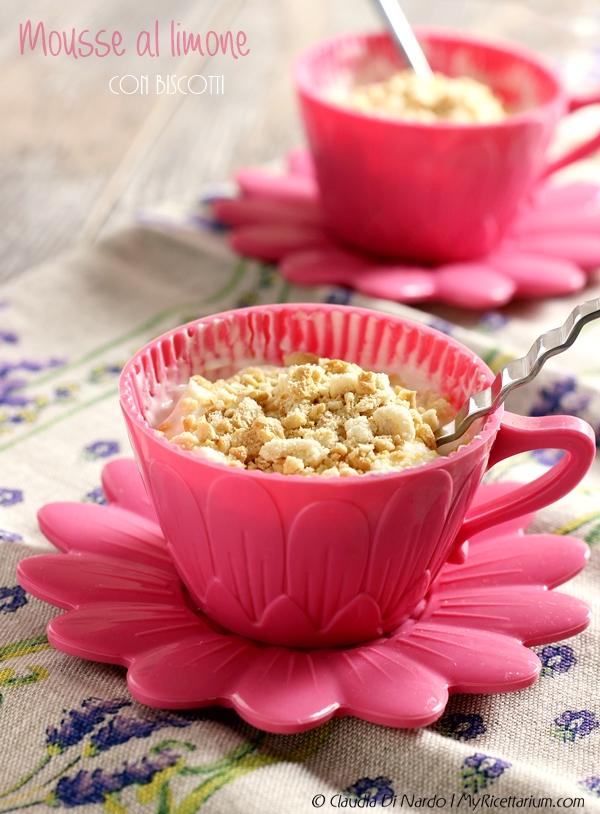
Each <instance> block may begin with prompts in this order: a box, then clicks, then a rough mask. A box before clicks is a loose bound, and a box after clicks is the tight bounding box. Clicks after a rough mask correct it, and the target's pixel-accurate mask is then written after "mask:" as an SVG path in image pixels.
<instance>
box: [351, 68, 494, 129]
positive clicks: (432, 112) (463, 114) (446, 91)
mask: <svg viewBox="0 0 600 814" xmlns="http://www.w3.org/2000/svg"><path fill="white" fill-rule="evenodd" d="M335 100H336V101H338V102H340V103H342V104H345V105H346V106H349V107H353V108H355V109H356V110H360V111H362V112H363V113H375V114H377V115H383V116H390V117H392V118H398V119H403V120H405V121H411V122H424V123H428V122H429V123H432V122H438V121H448V122H454V123H458V124H461V123H462V124H489V123H492V122H498V121H502V120H503V119H505V118H506V116H507V113H506V110H505V109H504V107H503V105H502V102H501V101H500V99H499V98H498V97H497V96H496V95H495V94H494V92H493V91H492V89H491V88H490V87H489V86H488V85H484V84H483V83H482V82H478V81H477V80H476V79H471V78H470V77H466V76H460V77H450V76H445V75H444V74H441V73H434V74H433V76H431V77H425V78H421V77H419V76H417V74H416V73H415V72H414V71H410V70H405V71H398V73H395V74H393V75H392V76H390V77H389V78H388V79H386V80H384V81H383V82H374V83H372V84H369V85H360V86H357V87H355V88H353V89H352V90H351V91H350V92H349V93H347V92H346V93H344V94H343V96H342V94H339V93H336V94H335Z"/></svg>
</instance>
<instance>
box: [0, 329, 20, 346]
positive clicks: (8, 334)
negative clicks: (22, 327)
mask: <svg viewBox="0 0 600 814" xmlns="http://www.w3.org/2000/svg"><path fill="white" fill-rule="evenodd" d="M18 341H19V337H18V336H17V334H16V333H15V332H14V331H0V342H6V343H7V344H9V345H14V344H15V343H16V342H18Z"/></svg>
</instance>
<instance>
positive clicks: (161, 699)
mask: <svg viewBox="0 0 600 814" xmlns="http://www.w3.org/2000/svg"><path fill="white" fill-rule="evenodd" d="M276 649H277V648H276ZM285 652H287V653H292V652H294V651H285ZM260 653H261V650H260V648H259V646H258V645H256V644H255V643H254V642H251V641H250V640H249V639H243V638H241V637H240V636H234V635H232V634H227V635H223V634H221V633H218V632H216V631H212V630H204V629H203V630H201V631H200V632H199V634H197V635H195V636H192V637H190V638H188V637H186V638H184V639H183V640H179V639H177V638H175V639H174V640H173V641H172V642H171V644H168V645H166V646H164V647H161V648H158V649H156V650H149V651H148V652H147V653H146V654H145V655H144V656H142V657H141V658H139V659H136V661H135V662H134V664H133V665H132V667H131V668H130V669H129V672H128V674H127V683H128V686H129V689H130V691H131V694H132V695H133V696H134V697H135V698H137V699H138V701H141V702H142V703H143V704H148V705H149V706H153V707H160V708H162V709H192V708H194V707H197V706H208V705H213V704H221V705H222V706H226V707H231V706H236V707H237V706H242V707H243V706H244V705H243V704H241V705H239V704H238V703H237V701H236V699H237V698H238V685H239V683H240V680H242V677H243V676H244V674H245V673H246V671H247V669H248V666H249V665H250V664H252V663H254V662H256V661H257V659H259V658H260ZM240 714H242V717H245V716H244V714H243V712H242V711H241V710H240ZM246 720H248V719H246ZM272 731H275V730H272Z"/></svg>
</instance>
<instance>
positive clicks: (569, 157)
mask: <svg viewBox="0 0 600 814" xmlns="http://www.w3.org/2000/svg"><path fill="white" fill-rule="evenodd" d="M599 103H600V93H594V94H592V95H590V96H575V97H572V98H571V99H570V100H569V104H568V113H573V112H574V111H575V110H579V108H580V107H586V106H587V105H596V104H599ZM598 149H600V133H597V134H596V135H595V136H592V137H591V138H589V139H587V141H584V142H583V144H580V145H579V146H578V147H575V148H574V149H573V150H570V151H569V152H568V153H565V155H563V156H561V157H560V158H557V159H556V161H552V162H550V163H549V164H547V165H546V166H545V167H544V169H543V170H542V172H541V174H540V179H541V178H547V177H548V176H549V175H552V173H553V172H556V171H557V170H561V169H562V168H563V167H566V166H567V165H568V164H572V163H573V162H574V161H580V160H581V159H582V158H586V157H587V156H588V155H591V154H592V153H595V152H596V150H598ZM540 179H538V180H540Z"/></svg>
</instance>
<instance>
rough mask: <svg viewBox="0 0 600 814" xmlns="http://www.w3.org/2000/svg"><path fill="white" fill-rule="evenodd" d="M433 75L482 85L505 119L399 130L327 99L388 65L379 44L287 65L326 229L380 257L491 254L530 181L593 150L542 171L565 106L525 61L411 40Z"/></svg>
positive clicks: (548, 74)
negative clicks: (293, 81) (293, 68)
mask: <svg viewBox="0 0 600 814" xmlns="http://www.w3.org/2000/svg"><path fill="white" fill-rule="evenodd" d="M417 33H418V36H419V40H420V41H421V43H422V45H423V49H424V51H425V53H426V55H427V57H428V59H429V61H430V64H431V66H432V68H433V69H434V70H437V71H440V72H442V73H444V74H447V75H449V76H460V75H467V76H471V77H474V78H475V79H478V80H480V81H482V82H484V83H486V84H488V85H490V86H491V87H492V89H493V90H494V91H495V92H496V93H497V94H498V95H499V96H500V98H501V99H502V100H503V102H504V103H505V105H506V107H507V108H508V110H509V111H510V115H509V116H508V117H507V118H506V119H505V120H503V121H501V122H499V123H497V124H473V125H460V124H452V123H445V122H443V121H440V122H438V123H435V124H420V123H411V122H404V121H400V120H398V119H396V120H394V119H391V118H384V117H381V116H375V115H367V114H364V113H361V112H358V111H354V110H352V109H350V108H348V107H345V106H342V105H341V104H339V103H337V102H336V101H335V100H334V96H333V94H334V93H335V92H336V91H337V93H340V92H342V93H343V92H344V89H347V88H349V87H351V86H352V85H353V84H355V83H364V82H368V81H374V80H378V79H381V78H384V77H385V76H388V75H389V74H391V73H393V72H394V70H398V69H399V68H401V67H404V66H403V65H401V64H400V61H399V57H398V55H397V53H396V49H395V46H394V45H393V43H392V41H391V39H390V38H389V37H388V36H387V35H363V34H357V35H346V36H342V37H338V38H336V39H332V40H328V41H326V42H323V43H321V44H319V45H317V46H315V47H314V48H312V49H311V50H309V51H308V52H307V53H305V54H304V55H303V56H302V57H301V58H300V59H299V61H298V63H297V65H296V72H295V79H296V87H297V90H298V93H299V96H300V102H301V107H302V115H303V119H304V125H305V129H306V133H307V136H308V141H309V145H310V148H311V151H312V154H313V158H314V161H315V165H316V170H317V180H318V182H319V187H320V190H321V196H322V202H323V208H324V212H325V217H326V219H327V223H328V225H329V226H330V228H331V229H332V231H333V232H334V233H336V235H337V236H338V237H339V238H341V239H342V240H343V241H345V242H347V243H349V244H351V245H352V246H355V247H357V248H359V249H364V250H367V251H368V252H370V253H372V254H376V255H380V256H382V257H389V258H402V259H412V260H419V261H425V262H432V263H440V262H445V261H458V260H467V259H472V258H475V257H479V256H482V255H485V254H487V253H488V252H490V251H491V250H493V249H494V248H495V247H496V246H497V245H498V243H499V242H500V241H501V239H502V238H503V236H504V235H505V234H506V232H507V230H508V228H509V227H510V224H511V223H512V221H513V219H514V217H515V214H516V213H517V210H518V207H519V204H520V202H521V201H522V199H523V198H524V196H525V195H526V194H527V192H528V191H529V190H530V189H531V187H532V185H533V184H534V182H535V181H536V180H538V179H540V178H541V177H543V176H545V175H548V174H549V173H551V172H553V171H554V170H556V169H558V168H560V167H562V166H564V165H565V164H567V163H569V162H570V161H572V160H575V159H576V158H580V157H582V156H584V155H586V154H587V153H589V152H591V151H593V150H594V149H597V148H598V147H600V136H595V137H594V138H593V139H590V140H589V141H588V142H586V144H584V145H582V146H581V147H580V148H578V149H577V150H575V151H573V152H571V153H569V154H568V155H567V156H564V157H563V158H561V159H560V160H558V161H557V162H555V163H554V164H552V165H550V164H547V163H546V150H547V147H548V144H549V142H550V140H551V138H552V135H553V133H554V130H555V128H556V125H557V123H558V121H559V120H560V119H561V117H563V116H564V115H565V114H566V113H567V112H568V111H569V110H572V109H575V108H576V107H580V106H581V105H583V104H588V103H591V102H594V101H595V102H597V101H598V96H597V95H596V96H595V97H593V98H589V99H585V100H573V99H569V98H568V96H567V93H566V91H565V89H564V88H563V86H562V84H561V82H560V80H559V78H558V76H557V75H556V74H555V72H554V71H553V70H552V69H551V68H550V67H549V66H548V65H546V63H545V62H544V61H543V59H542V58H541V57H539V56H538V55H537V54H535V53H534V52H531V51H528V50H526V49H523V48H520V47H517V46H511V45H494V44H492V43H487V42H485V41H484V40H480V39H478V38H476V37H471V36H467V35H465V34H460V33H458V32H440V31H421V32H417Z"/></svg>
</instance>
